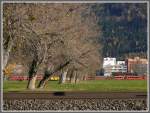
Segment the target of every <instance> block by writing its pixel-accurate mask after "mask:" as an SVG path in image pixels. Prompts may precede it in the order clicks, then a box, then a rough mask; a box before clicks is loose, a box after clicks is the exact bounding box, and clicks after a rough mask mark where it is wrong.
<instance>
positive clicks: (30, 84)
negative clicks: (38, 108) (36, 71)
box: [27, 75, 37, 90]
mask: <svg viewBox="0 0 150 113" xmlns="http://www.w3.org/2000/svg"><path fill="white" fill-rule="evenodd" d="M36 78H37V75H35V76H33V77H32V78H30V79H29V81H28V86H27V88H28V89H30V90H34V89H35V83H36Z"/></svg>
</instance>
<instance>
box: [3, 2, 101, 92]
mask: <svg viewBox="0 0 150 113" xmlns="http://www.w3.org/2000/svg"><path fill="white" fill-rule="evenodd" d="M91 6H92V5H89V4H15V3H10V4H9V3H5V4H4V6H3V36H4V38H3V46H4V55H3V56H4V57H3V58H4V60H3V61H4V65H3V66H4V67H3V68H5V67H6V66H7V64H8V63H9V62H10V61H18V60H19V61H21V62H22V64H24V65H26V66H27V67H28V75H29V81H28V85H27V88H28V89H35V87H36V86H35V83H36V77H37V72H38V71H39V69H41V68H42V70H43V74H44V76H43V79H42V80H41V81H40V82H39V84H38V86H37V87H38V88H43V87H44V86H45V84H46V82H47V81H48V80H49V77H50V76H51V75H53V74H55V73H60V75H61V79H60V80H61V81H60V83H62V82H65V81H66V79H68V80H69V81H70V82H71V83H73V82H77V81H79V80H82V79H83V78H84V76H86V75H89V74H90V75H93V74H94V73H95V70H97V69H99V68H100V61H101V60H100V59H101V56H100V50H101V49H100V48H101V47H100V45H99V43H98V40H97V38H98V37H99V36H100V29H99V27H98V25H97V17H96V15H95V13H93V12H92V11H91Z"/></svg>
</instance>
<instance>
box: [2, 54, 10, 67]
mask: <svg viewBox="0 0 150 113" xmlns="http://www.w3.org/2000/svg"><path fill="white" fill-rule="evenodd" d="M8 59H9V53H8V52H6V53H4V58H3V69H5V67H6V65H7V62H8Z"/></svg>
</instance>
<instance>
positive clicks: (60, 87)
mask: <svg viewBox="0 0 150 113" xmlns="http://www.w3.org/2000/svg"><path fill="white" fill-rule="evenodd" d="M3 83H4V85H3V91H4V92H7V91H28V90H27V89H26V86H27V81H4V82H3ZM36 91H39V89H37V90H36ZM41 91H87V92H134V91H136V92H146V91H147V82H146V81H145V80H99V81H98V80H95V81H82V82H80V83H77V84H70V83H66V84H58V81H49V82H48V83H47V85H46V87H45V88H44V89H42V90H41Z"/></svg>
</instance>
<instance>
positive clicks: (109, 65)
mask: <svg viewBox="0 0 150 113" xmlns="http://www.w3.org/2000/svg"><path fill="white" fill-rule="evenodd" d="M103 69H104V76H111V75H112V73H113V72H127V66H126V64H125V61H116V58H109V57H107V58H104V62H103Z"/></svg>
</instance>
